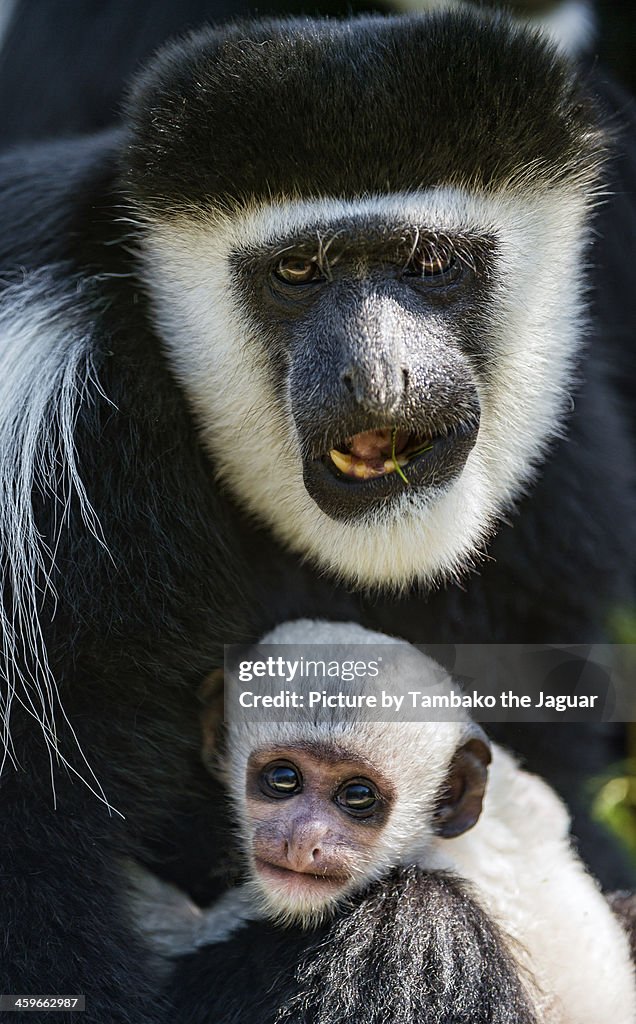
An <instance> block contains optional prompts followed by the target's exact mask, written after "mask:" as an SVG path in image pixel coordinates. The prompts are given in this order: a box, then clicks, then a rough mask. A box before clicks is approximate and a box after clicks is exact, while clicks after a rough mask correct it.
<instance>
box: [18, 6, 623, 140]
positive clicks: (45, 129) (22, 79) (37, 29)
mask: <svg viewBox="0 0 636 1024" xmlns="http://www.w3.org/2000/svg"><path fill="white" fill-rule="evenodd" d="M483 2H484V5H485V6H497V3H496V2H495V0H483ZM394 4H395V8H397V7H401V8H402V9H404V8H406V7H409V6H410V7H416V6H418V3H417V0H411V2H410V3H409V0H394ZM423 4H424V0H420V6H421V5H423ZM499 6H503V5H502V4H499ZM505 6H508V7H509V8H510V9H512V10H514V11H516V12H518V13H526V14H534V13H538V14H541V13H544V12H546V11H549V10H550V9H551V8H553V7H555V6H558V4H557V5H555V4H554V3H553V2H551V0H512V2H510V3H508V4H507V5H505ZM595 7H596V13H597V19H598V31H597V35H596V40H595V42H594V44H593V46H592V47H591V49H590V52H589V54H588V55H587V56H588V59H589V60H590V61H591V62H592V63H595V62H597V61H600V62H601V63H602V64H603V65H605V66H606V67H607V69H608V70H609V71H610V72H611V73H612V75H613V76H615V77H616V78H617V79H618V80H619V81H620V82H621V83H622V84H623V85H624V86H625V87H626V88H628V89H630V90H631V91H632V92H634V93H636V60H635V54H634V49H635V44H634V40H635V39H636V2H635V0H629V2H628V0H624V2H619V3H611V2H602V0H599V2H598V3H597V4H596V5H595ZM392 8H393V4H392V2H391V0H384V2H375V3H370V2H365V0H348V2H343V0H257V2H254V0H180V2H175V0H101V2H99V0H0V29H1V27H2V22H3V20H4V22H5V26H6V27H5V34H4V41H3V44H2V48H1V50H0V97H1V100H0V144H9V143H11V142H14V141H19V140H25V139H36V138H50V137H51V136H55V135H60V134H68V133H71V132H76V131H87V130H91V129H95V128H100V127H103V126H105V125H107V124H109V123H110V122H111V121H112V120H113V119H114V118H115V117H116V116H117V112H118V110H119V109H120V107H121V99H122V95H123V90H124V84H125V82H127V81H128V80H129V78H130V77H131V75H132V74H133V73H134V72H135V70H137V68H138V67H139V66H140V64H142V63H143V62H144V61H145V60H147V59H148V58H149V57H150V56H151V54H152V53H153V51H154V50H156V49H157V47H159V46H160V45H161V43H162V42H163V41H164V40H165V39H167V38H168V37H170V36H172V35H174V34H176V33H180V32H183V31H185V30H187V29H188V28H194V27H196V26H198V25H200V24H201V23H202V22H205V21H221V20H224V19H226V18H232V17H237V16H238V17H240V16H246V15H250V14H252V15H254V14H255V15H260V16H264V15H272V14H274V15H281V14H302V13H305V14H328V15H333V16H338V15H340V16H342V15H347V14H359V13H361V12H366V11H375V12H385V13H386V12H387V11H389V10H391V9H392ZM395 8H393V9H395Z"/></svg>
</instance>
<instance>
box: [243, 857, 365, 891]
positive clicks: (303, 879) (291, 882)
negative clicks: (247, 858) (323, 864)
mask: <svg viewBox="0 0 636 1024" xmlns="http://www.w3.org/2000/svg"><path fill="white" fill-rule="evenodd" d="M254 863H255V867H256V870H257V871H258V872H259V873H260V874H261V875H265V876H266V877H267V878H269V879H271V880H273V881H277V882H282V883H283V884H284V885H285V887H286V888H288V887H293V888H298V889H303V890H305V889H307V888H316V887H319V888H320V889H325V888H338V889H339V888H341V887H342V886H343V885H344V884H345V883H346V882H348V881H349V876H348V875H344V874H334V873H323V874H314V873H313V872H311V871H294V869H293V868H281V867H279V866H278V865H277V864H270V862H269V861H267V860H262V859H261V858H260V857H255V858H254Z"/></svg>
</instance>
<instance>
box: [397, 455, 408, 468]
mask: <svg viewBox="0 0 636 1024" xmlns="http://www.w3.org/2000/svg"><path fill="white" fill-rule="evenodd" d="M408 461H409V457H408V455H398V457H397V459H396V462H397V464H398V466H407V465H408Z"/></svg>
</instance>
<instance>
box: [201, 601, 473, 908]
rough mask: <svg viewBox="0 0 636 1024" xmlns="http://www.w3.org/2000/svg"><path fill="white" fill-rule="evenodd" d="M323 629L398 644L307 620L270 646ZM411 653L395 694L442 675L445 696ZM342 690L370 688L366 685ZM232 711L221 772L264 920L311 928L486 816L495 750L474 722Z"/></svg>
mask: <svg viewBox="0 0 636 1024" xmlns="http://www.w3.org/2000/svg"><path fill="white" fill-rule="evenodd" d="M320 630H322V633H323V634H324V637H323V642H327V638H329V642H330V643H331V644H336V643H338V644H346V643H349V644H351V643H382V644H387V643H390V642H391V641H390V639H389V638H388V637H386V636H383V635H380V634H375V633H370V632H369V631H367V630H363V629H361V628H360V627H358V626H355V625H352V624H347V625H338V624H322V623H309V622H306V621H300V622H297V623H288V624H286V625H285V626H283V627H279V628H278V629H277V630H275V631H274V632H273V633H272V634H270V636H269V637H266V638H265V640H264V641H263V642H264V643H301V642H305V643H306V642H307V641H308V639H309V638H311V642H312V643H314V642H321V640H320ZM405 650H406V648H405ZM410 653H411V657H409V658H408V661H407V660H405V659H402V660H401V665H402V668H403V669H404V668H405V666H406V670H405V671H404V672H403V676H402V678H401V679H400V682H399V685H398V686H397V687H396V692H399V693H404V694H406V693H407V692H408V690H409V689H414V688H416V687H417V688H419V687H421V686H422V684H424V685H432V684H433V681H434V680H440V679H441V681H440V682H437V683H436V687H437V689H439V691H440V692H447V691H448V689H449V687H450V686H451V683H450V680H449V679H447V678H446V677H444V676H443V674H442V676H440V669H439V666H437V665H435V664H434V663H433V662H431V661H430V659H428V658H426V657H424V656H423V655H422V654H420V653H419V652H418V651H416V650H415V649H412V650H411V652H410ZM259 682H260V683H264V685H259V693H266V692H268V690H267V687H268V680H261V681H259ZM274 682H275V686H274V688H273V689H272V692H274V689H275V687H276V685H279V684H277V683H276V681H274ZM339 686H340V688H341V689H343V690H346V692H347V693H357V694H363V693H364V694H368V693H369V692H373V685H372V684H371V683H370V681H369V680H365V681H358V683H357V684H356V683H351V684H350V683H347V684H339ZM377 689H378V692H379V690H380V687H379V686H378V687H377ZM233 706H234V705H233V703H232V704H231V707H233ZM231 707H230V708H228V706H227V705H226V726H225V729H226V734H225V753H224V755H222V757H221V767H222V772H223V774H224V776H225V778H226V782H227V786H228V790H229V793H230V795H231V798H232V801H233V804H234V807H235V811H236V817H237V820H238V825H239V836H240V845H241V849H242V853H243V855H244V856H245V859H246V861H247V875H248V884H247V891H248V892H249V893H250V896H251V897H252V900H253V902H254V904H255V905H257V906H259V905H260V907H261V909H262V910H263V911H264V913H265V914H266V916H268V917H274V918H276V919H278V920H281V921H285V922H291V921H295V922H297V923H301V924H303V925H312V924H315V923H316V922H317V921H319V920H320V919H322V918H323V917H324V916H325V915H327V914H329V913H330V912H332V911H333V910H334V909H335V908H336V907H337V905H338V904H339V903H340V902H341V901H342V900H343V899H345V898H346V897H347V896H348V895H350V894H352V893H354V892H357V891H359V890H361V889H363V888H364V887H365V886H366V885H367V884H368V883H369V882H371V881H373V880H374V879H376V878H379V877H381V876H382V875H384V874H385V873H386V871H387V870H388V869H389V868H391V867H394V866H398V865H410V864H421V863H425V860H426V854H427V852H428V851H429V850H430V847H431V844H432V843H433V842H434V838H435V837H436V836H444V837H453V836H458V835H460V834H461V833H463V832H465V831H467V830H468V829H469V828H471V827H472V826H473V825H474V824H475V822H476V821H477V819H478V818H479V814H480V812H481V804H482V798H483V795H484V790H485V785H486V776H487V765H488V763H489V761H490V750H489V746H488V741H487V740H486V737H485V735H484V734H483V732H482V731H481V729H479V727H478V726H475V725H474V724H473V723H469V722H468V721H456V722H395V721H393V722H386V723H384V722H379V723H377V722H368V721H365V720H364V714H361V715H360V714H358V715H357V716H356V715H355V713H354V716H351V714H350V713H349V712H347V713H346V720H343V718H345V713H344V712H342V711H339V712H338V713H337V714H334V716H333V717H331V718H330V720H329V721H312V722H304V723H303V722H297V723H292V722H287V723H284V724H278V723H264V722H256V721H254V720H253V719H251V718H249V719H244V718H243V719H241V720H240V721H239V720H233V718H232V717H231ZM218 711H219V705H218V702H217V701H213V702H212V704H211V705H210V708H209V711H208V712H207V717H206V728H205V735H206V737H207V739H206V745H205V748H204V759H205V760H206V761H207V762H208V763H209V764H210V765H212V766H213V765H215V764H216V765H218V752H217V749H216V743H215V740H214V736H215V726H216V724H217V721H218ZM228 716H229V720H228ZM252 900H250V902H251V901H252Z"/></svg>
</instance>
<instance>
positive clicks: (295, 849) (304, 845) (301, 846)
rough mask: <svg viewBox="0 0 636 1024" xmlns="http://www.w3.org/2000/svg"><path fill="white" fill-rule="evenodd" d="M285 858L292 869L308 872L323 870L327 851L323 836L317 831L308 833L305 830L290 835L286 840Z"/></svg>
mask: <svg viewBox="0 0 636 1024" xmlns="http://www.w3.org/2000/svg"><path fill="white" fill-rule="evenodd" d="M312 831H313V830H312ZM285 858H286V860H287V863H288V865H289V867H290V868H291V870H292V871H299V872H303V873H306V874H311V873H314V872H315V873H318V872H320V871H322V870H323V868H324V860H325V853H324V844H323V843H322V842H321V837H320V836H317V835H316V834H315V832H314V833H313V834H311V833H310V834H307V833H303V831H301V832H300V834H298V833H296V834H294V835H292V836H290V837H289V838H288V839H286V840H285Z"/></svg>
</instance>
